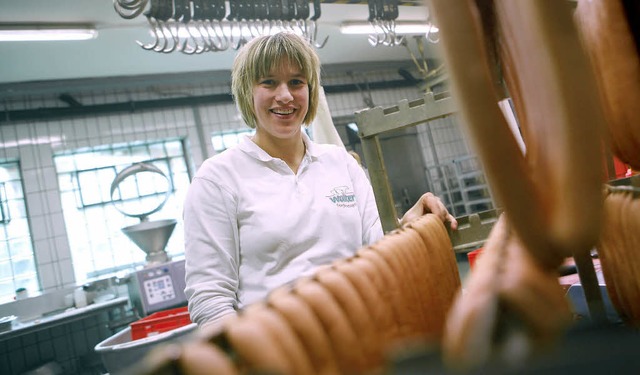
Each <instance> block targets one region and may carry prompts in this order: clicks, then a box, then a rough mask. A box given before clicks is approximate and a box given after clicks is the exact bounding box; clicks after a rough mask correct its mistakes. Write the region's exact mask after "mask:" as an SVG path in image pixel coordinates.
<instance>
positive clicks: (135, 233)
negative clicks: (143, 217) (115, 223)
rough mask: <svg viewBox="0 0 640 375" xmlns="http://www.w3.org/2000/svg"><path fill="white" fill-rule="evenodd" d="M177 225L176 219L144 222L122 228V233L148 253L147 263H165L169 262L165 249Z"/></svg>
mask: <svg viewBox="0 0 640 375" xmlns="http://www.w3.org/2000/svg"><path fill="white" fill-rule="evenodd" d="M176 223H177V222H176V220H174V219H166V220H156V221H143V222H141V223H139V224H135V225H131V226H128V227H124V228H122V232H123V233H124V234H126V235H127V237H129V239H131V241H133V242H134V243H135V244H136V245H138V247H139V248H140V249H142V251H144V252H145V253H147V262H149V263H164V262H167V261H169V257H168V256H167V253H166V252H165V250H164V247H165V246H167V242H169V238H170V237H171V234H172V233H173V229H174V228H175V226H176Z"/></svg>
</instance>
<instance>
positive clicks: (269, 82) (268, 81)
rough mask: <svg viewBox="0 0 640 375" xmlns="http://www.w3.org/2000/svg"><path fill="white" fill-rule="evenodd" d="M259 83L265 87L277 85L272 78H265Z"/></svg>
mask: <svg viewBox="0 0 640 375" xmlns="http://www.w3.org/2000/svg"><path fill="white" fill-rule="evenodd" d="M258 83H259V84H260V85H263V86H273V85H274V84H275V81H274V80H273V79H271V78H263V79H261V80H260V81H258Z"/></svg>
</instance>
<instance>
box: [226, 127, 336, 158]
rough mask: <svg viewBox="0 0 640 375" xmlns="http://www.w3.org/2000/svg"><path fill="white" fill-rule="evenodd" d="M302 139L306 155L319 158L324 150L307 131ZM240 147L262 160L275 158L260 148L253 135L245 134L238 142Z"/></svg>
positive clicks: (306, 156) (303, 133)
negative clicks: (252, 138)
mask: <svg viewBox="0 0 640 375" xmlns="http://www.w3.org/2000/svg"><path fill="white" fill-rule="evenodd" d="M302 141H303V142H304V144H305V147H306V152H305V155H304V157H305V158H311V159H317V158H318V157H319V156H320V155H322V154H323V153H324V150H323V149H322V148H321V147H318V145H317V144H316V143H315V142H313V141H312V140H311V138H309V136H308V135H307V133H306V132H304V131H303V132H302ZM238 148H239V149H240V150H242V151H244V152H245V153H247V154H249V155H250V156H252V157H254V158H256V159H258V160H260V161H271V160H274V159H275V158H273V157H271V155H269V154H267V152H266V151H265V150H263V149H261V148H260V146H258V145H257V144H255V142H253V141H252V140H251V136H249V135H245V136H243V138H242V140H241V141H240V143H239V144H238Z"/></svg>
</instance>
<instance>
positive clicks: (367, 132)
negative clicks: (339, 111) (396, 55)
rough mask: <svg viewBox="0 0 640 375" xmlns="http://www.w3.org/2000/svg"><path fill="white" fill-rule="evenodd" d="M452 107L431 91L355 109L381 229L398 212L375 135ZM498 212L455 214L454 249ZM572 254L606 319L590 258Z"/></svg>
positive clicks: (479, 235) (486, 228)
mask: <svg viewBox="0 0 640 375" xmlns="http://www.w3.org/2000/svg"><path fill="white" fill-rule="evenodd" d="M456 111H457V109H456V106H455V104H454V101H453V99H452V98H451V97H442V98H438V99H436V98H435V97H434V95H433V94H432V93H426V94H425V95H424V97H423V98H421V99H417V100H413V101H409V100H407V99H402V100H400V101H399V102H398V103H397V105H395V106H391V107H387V108H382V107H374V108H369V109H364V110H361V111H358V112H356V113H355V117H356V123H357V125H358V133H359V136H360V138H361V139H362V148H363V152H364V158H365V161H366V163H367V168H368V171H369V176H370V178H371V183H372V185H373V192H374V195H375V198H376V204H377V205H378V211H379V213H380V221H381V223H382V228H383V229H384V231H385V232H389V231H392V230H394V229H396V228H397V227H398V215H397V212H396V209H395V205H394V201H393V195H392V191H391V185H390V184H389V179H388V174H387V171H386V168H385V164H384V157H383V155H382V148H381V146H380V140H379V136H380V135H381V134H383V133H386V132H389V131H393V130H398V129H402V128H406V127H410V126H416V125H419V124H422V123H425V122H429V121H431V120H435V119H438V118H442V117H445V116H448V115H452V114H454V113H455V112H456ZM501 212H502V210H501V209H494V210H490V211H486V212H481V213H476V214H471V215H468V216H464V217H459V218H456V219H457V221H458V229H457V230H456V231H452V230H449V237H450V239H451V243H452V246H453V249H454V251H456V252H465V251H467V250H469V249H471V250H472V249H475V248H478V247H480V246H482V244H484V241H485V240H486V238H487V237H488V235H489V232H490V231H491V228H492V227H493V224H494V223H495V222H496V221H497V219H498V217H499V215H500V213H501ZM574 258H575V262H576V266H577V270H578V276H579V278H580V281H581V284H582V288H583V290H584V294H585V300H586V301H587V306H588V308H589V312H590V315H591V319H592V321H593V322H594V323H596V324H601V323H604V322H606V316H605V314H604V304H603V300H602V294H601V292H600V286H599V285H598V281H597V277H596V273H595V269H594V266H593V262H592V261H591V259H587V258H585V257H580V256H578V257H574Z"/></svg>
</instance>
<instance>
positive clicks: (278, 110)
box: [271, 108, 295, 115]
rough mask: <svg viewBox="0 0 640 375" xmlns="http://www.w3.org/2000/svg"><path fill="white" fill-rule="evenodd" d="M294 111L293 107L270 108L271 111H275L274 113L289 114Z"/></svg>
mask: <svg viewBox="0 0 640 375" xmlns="http://www.w3.org/2000/svg"><path fill="white" fill-rule="evenodd" d="M294 111H295V109H293V108H289V109H272V110H271V112H272V113H275V114H276V115H290V114H292V113H293V112H294Z"/></svg>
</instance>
